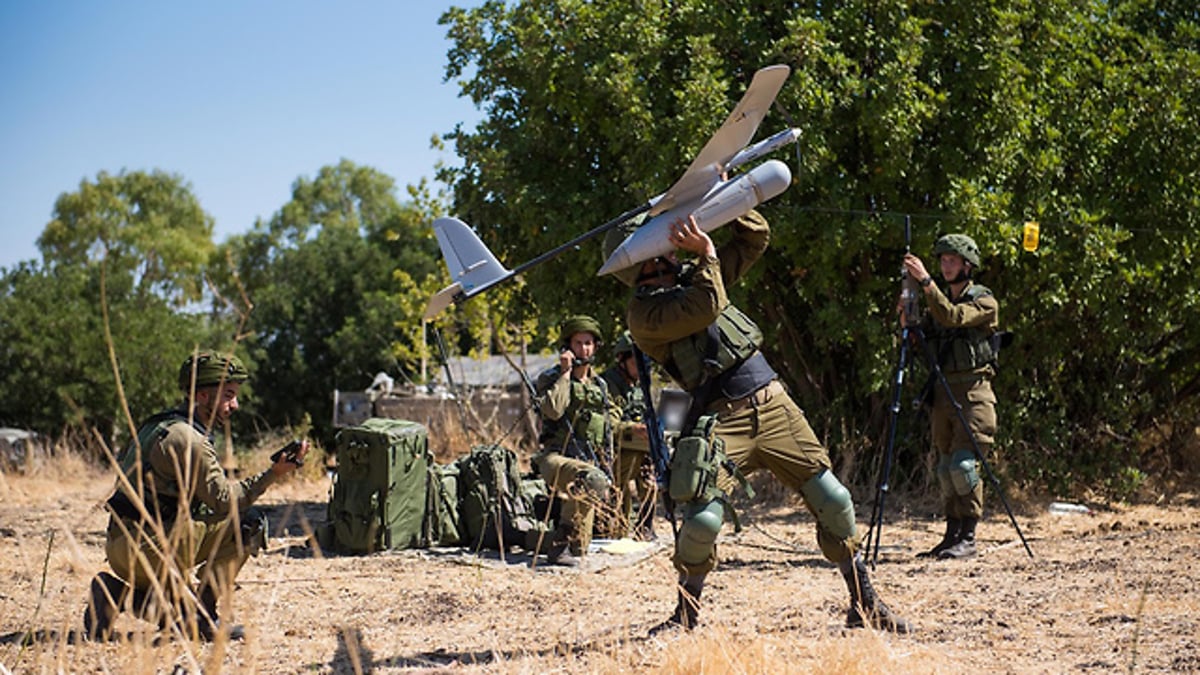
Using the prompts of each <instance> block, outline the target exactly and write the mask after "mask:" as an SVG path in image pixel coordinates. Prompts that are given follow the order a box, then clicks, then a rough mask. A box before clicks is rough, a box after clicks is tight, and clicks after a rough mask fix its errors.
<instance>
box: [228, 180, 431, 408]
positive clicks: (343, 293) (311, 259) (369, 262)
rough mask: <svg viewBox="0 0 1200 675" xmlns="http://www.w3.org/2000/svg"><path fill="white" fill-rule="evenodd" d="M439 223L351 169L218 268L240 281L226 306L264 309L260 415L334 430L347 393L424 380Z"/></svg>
mask: <svg viewBox="0 0 1200 675" xmlns="http://www.w3.org/2000/svg"><path fill="white" fill-rule="evenodd" d="M429 220H430V218H429V214H428V213H426V212H424V211H422V210H420V209H419V208H418V207H417V206H416V205H415V204H408V205H401V204H400V203H399V201H398V200H397V198H396V194H395V187H394V182H393V180H392V179H391V178H390V177H388V176H386V175H384V174H382V173H380V172H378V171H376V170H374V169H371V168H368V167H361V166H357V165H355V164H354V163H353V162H350V161H348V160H342V161H341V162H340V163H338V164H337V165H333V166H326V167H323V168H321V170H320V171H318V173H317V176H316V177H315V178H312V179H309V178H304V177H302V178H300V179H298V180H297V181H296V182H295V183H294V185H293V187H292V199H291V200H290V201H289V202H288V203H287V204H285V205H283V207H282V208H281V209H280V210H279V211H278V212H276V214H275V215H274V216H272V218H271V219H270V221H268V222H261V221H260V222H258V223H257V224H256V225H255V227H254V228H253V230H252V231H251V232H249V233H248V234H245V235H240V236H237V237H234V238H232V239H231V240H230V241H229V242H228V243H227V244H226V245H225V246H224V247H223V249H224V250H223V251H222V252H220V253H219V254H218V255H217V256H216V258H217V259H222V258H228V259H230V260H233V261H234V270H235V271H236V275H226V276H225V277H223V278H222V279H221V281H220V283H219V286H220V287H221V288H223V289H224V290H223V292H222V295H223V296H224V297H236V296H237V295H241V294H243V293H244V294H245V295H246V296H247V297H248V298H250V301H251V302H252V303H253V310H252V311H251V312H250V315H249V321H248V322H247V324H246V330H247V331H248V335H247V339H246V341H245V344H246V346H247V348H248V350H249V353H250V355H251V358H252V359H253V360H254V362H255V363H256V364H257V372H256V373H255V387H256V390H257V392H258V394H257V401H256V402H255V406H254V408H253V409H254V412H255V414H257V415H259V416H261V417H262V418H263V419H264V420H266V421H269V422H270V423H272V424H281V423H287V422H291V423H298V422H299V421H300V419H301V417H302V416H303V415H304V414H305V413H308V414H310V415H312V417H313V419H314V421H316V422H317V426H318V429H319V430H321V431H328V420H329V415H328V414H327V412H326V411H329V410H332V394H333V391H334V390H335V389H339V388H340V389H357V390H361V389H364V388H366V386H367V385H369V384H370V383H371V380H372V378H373V377H374V375H375V373H377V372H379V371H387V372H390V373H393V374H395V373H397V371H399V374H401V375H406V374H407V375H408V376H410V377H411V375H412V374H414V373H415V372H416V371H417V363H418V361H419V359H420V357H421V356H422V355H424V348H423V345H422V344H421V343H420V342H417V340H419V337H420V332H419V327H420V312H419V311H415V310H416V309H417V307H416V303H415V302H414V300H413V296H414V295H416V296H419V297H420V298H421V300H423V299H424V298H426V297H428V295H425V293H427V292H428V291H429V289H430V288H432V287H433V286H434V285H435V283H434V282H432V281H429V280H430V279H434V278H439V277H437V274H436V273H437V272H438V266H439V265H440V256H439V255H438V253H437V246H436V242H435V241H434V239H433V236H432V232H431V231H430V229H429V226H428V224H429ZM235 284H238V285H240V288H238V287H235ZM422 284H424V285H422ZM423 308H424V307H423V304H422V305H420V309H422V310H423Z"/></svg>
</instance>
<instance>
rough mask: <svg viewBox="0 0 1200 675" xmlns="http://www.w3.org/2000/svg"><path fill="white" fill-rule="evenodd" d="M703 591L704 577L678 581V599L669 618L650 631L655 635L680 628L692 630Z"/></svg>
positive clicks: (684, 578) (698, 611)
mask: <svg viewBox="0 0 1200 675" xmlns="http://www.w3.org/2000/svg"><path fill="white" fill-rule="evenodd" d="M703 591H704V576H703V575H702V576H695V577H692V576H685V577H682V578H681V579H680V580H679V592H678V595H679V597H678V599H677V600H676V602H675V611H674V612H673V613H672V614H671V616H670V618H668V619H667V620H666V621H663V622H662V623H660V624H658V625H657V626H655V627H653V628H651V629H650V634H651V635H655V634H657V633H659V632H661V631H664V630H668V629H672V628H680V627H682V628H683V629H684V630H692V629H693V628H695V627H696V623H697V622H698V621H699V615H700V594H701V593H702V592H703Z"/></svg>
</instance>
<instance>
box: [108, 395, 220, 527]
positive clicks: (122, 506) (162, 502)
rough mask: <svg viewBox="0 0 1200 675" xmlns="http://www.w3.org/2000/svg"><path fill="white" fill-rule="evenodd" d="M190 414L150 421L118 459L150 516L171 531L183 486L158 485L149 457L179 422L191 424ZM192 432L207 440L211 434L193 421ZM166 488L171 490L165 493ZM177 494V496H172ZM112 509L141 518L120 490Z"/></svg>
mask: <svg viewBox="0 0 1200 675" xmlns="http://www.w3.org/2000/svg"><path fill="white" fill-rule="evenodd" d="M187 421H188V416H187V413H186V412H184V411H183V410H179V409H174V410H164V411H163V412H160V413H156V414H155V415H153V416H151V417H150V419H148V420H146V421H145V422H143V423H142V426H141V427H139V428H138V435H137V440H136V441H131V442H130V443H129V445H127V446H125V449H124V450H122V451H121V454H120V455H118V457H117V464H118V465H119V466H120V468H121V472H122V473H124V474H125V478H126V479H128V481H129V484H130V485H132V486H133V488H134V489H135V490H137V489H139V487H140V488H141V490H142V495H143V500H144V502H145V505H146V510H147V511H149V512H150V515H151V516H152V517H155V518H157V519H158V520H160V521H161V522H162V523H163V525H164V526H165V527H167V529H170V524H171V523H172V522H173V521H174V520H175V516H176V514H177V513H178V504H179V497H178V495H179V493H180V489H179V486H178V485H177V484H176V483H175V481H173V480H169V481H167V485H158V484H157V481H156V478H155V477H154V472H153V469H152V468H151V467H150V463H149V462H147V461H146V454H147V453H149V452H150V449H151V448H153V447H154V446H156V445H158V444H159V443H160V442H161V441H162V440H163V439H164V438H166V436H167V433H168V431H169V429H170V427H171V426H173V425H175V424H176V423H178V422H187ZM191 425H192V428H193V429H195V430H196V431H197V432H199V433H200V434H201V435H204V436H207V435H208V431H207V430H206V429H205V428H204V426H203V425H201V424H200V422H199V421H197V420H192V422H191ZM139 449H140V451H139ZM139 457H141V458H142V463H141V475H140V476H139V475H138V458H139ZM163 488H169V489H166V490H163ZM171 493H174V494H171ZM108 505H109V507H110V508H111V509H112V511H113V512H114V513H116V514H117V515H118V516H121V517H123V518H131V519H134V520H137V519H140V518H141V512H140V511H138V509H137V507H135V506H134V505H133V502H132V501H130V499H129V495H126V494H125V492H124V490H122V489H121V487H120V486H118V487H117V491H116V492H115V493H114V494H113V496H112V497H110V498H109V500H108Z"/></svg>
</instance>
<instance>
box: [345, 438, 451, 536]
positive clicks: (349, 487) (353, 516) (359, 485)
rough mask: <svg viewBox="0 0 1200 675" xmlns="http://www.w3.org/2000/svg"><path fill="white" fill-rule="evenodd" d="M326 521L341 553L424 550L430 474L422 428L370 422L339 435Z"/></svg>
mask: <svg viewBox="0 0 1200 675" xmlns="http://www.w3.org/2000/svg"><path fill="white" fill-rule="evenodd" d="M336 443H337V459H338V468H337V474H336V475H335V477H334V482H333V487H332V489H331V491H330V498H329V510H328V519H329V527H330V529H331V530H332V532H331V534H332V542H331V543H332V545H333V548H334V549H335V550H337V551H339V552H342V553H371V552H373V551H378V550H383V549H402V548H413V547H421V546H428V545H429V544H430V537H431V526H430V525H429V524H428V523H427V521H426V517H427V511H428V509H427V503H428V496H429V483H430V472H429V466H430V465H431V464H432V463H433V462H432V456H431V454H430V452H429V436H428V431H427V430H426V428H425V427H424V426H422V425H420V424H417V423H416V422H409V421H405V420H393V419H382V418H371V419H368V420H366V421H364V422H363V423H362V424H359V425H357V426H353V427H347V428H345V429H342V430H341V431H339V432H338V434H337V437H336Z"/></svg>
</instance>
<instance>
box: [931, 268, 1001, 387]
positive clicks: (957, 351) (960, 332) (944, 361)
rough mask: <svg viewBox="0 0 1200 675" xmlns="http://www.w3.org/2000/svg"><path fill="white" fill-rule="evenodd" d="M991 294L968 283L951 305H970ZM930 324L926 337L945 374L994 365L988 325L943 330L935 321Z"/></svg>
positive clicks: (994, 354)
mask: <svg viewBox="0 0 1200 675" xmlns="http://www.w3.org/2000/svg"><path fill="white" fill-rule="evenodd" d="M991 294H992V291H991V290H989V289H988V288H987V287H986V286H980V285H979V284H975V283H972V284H971V285H969V286H968V287H967V290H966V291H965V292H964V293H963V294H962V295H961V296H959V298H958V299H957V300H954V301H953V303H954V304H956V305H957V304H961V303H964V302H974V301H975V300H978V299H979V298H983V297H986V296H989V295H991ZM930 323H931V324H932V325H931V326H930V328H929V331H928V332H929V334H928V335H927V336H926V337H927V338H928V340H929V344H930V346H931V347H932V348H933V350H934V353H935V354H937V355H938V365H940V366H941V367H942V370H944V371H945V372H947V373H956V372H963V371H971V370H976V369H979V368H983V367H984V366H987V365H992V364H994V363H995V362H996V351H995V349H994V348H993V346H992V341H991V336H992V332H993V331H992V328H991V327H990V326H972V327H969V328H946V327H944V326H941V325H940V324H938V322H937V321H931V322H930Z"/></svg>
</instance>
